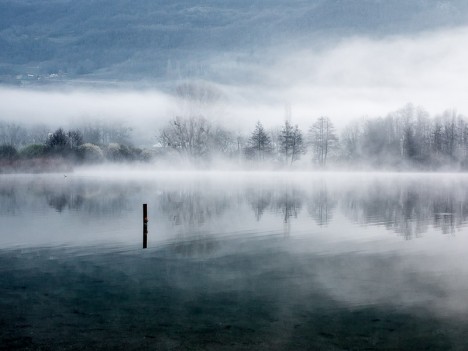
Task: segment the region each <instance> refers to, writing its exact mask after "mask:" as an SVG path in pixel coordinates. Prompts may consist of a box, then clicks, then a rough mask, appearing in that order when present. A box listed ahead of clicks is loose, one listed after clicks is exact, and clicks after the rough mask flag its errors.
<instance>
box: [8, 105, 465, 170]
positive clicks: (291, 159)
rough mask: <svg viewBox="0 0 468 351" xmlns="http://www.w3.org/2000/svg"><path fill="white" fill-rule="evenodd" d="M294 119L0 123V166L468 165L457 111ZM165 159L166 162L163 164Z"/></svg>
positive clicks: (409, 109) (192, 117)
mask: <svg viewBox="0 0 468 351" xmlns="http://www.w3.org/2000/svg"><path fill="white" fill-rule="evenodd" d="M290 119H291V118H290V116H289V118H287V119H286V121H285V122H284V124H283V125H282V126H281V127H280V128H273V129H270V130H267V129H265V128H264V127H263V125H262V123H261V122H260V121H258V122H257V123H256V125H255V127H254V128H253V130H252V131H251V132H250V133H249V132H246V133H240V132H237V133H236V132H234V131H233V130H231V129H229V128H228V127H226V126H222V125H218V124H215V123H213V122H211V121H210V120H209V119H208V118H206V117H204V116H203V115H202V114H191V113H189V114H187V115H186V116H176V117H174V118H173V119H171V120H169V121H168V122H167V124H166V125H165V126H163V127H162V128H160V129H159V130H156V131H155V138H154V141H155V142H156V143H155V144H153V145H150V146H149V145H146V146H142V147H135V146H133V145H134V144H135V143H138V137H137V136H135V135H132V131H133V130H132V128H130V127H127V126H124V125H122V124H104V123H97V122H96V123H95V124H86V125H82V126H78V127H76V128H74V129H70V130H65V129H63V128H61V127H60V128H58V129H56V130H55V131H53V132H49V128H48V127H47V126H45V125H43V126H25V125H19V124H17V123H7V122H0V165H1V168H0V169H1V170H2V171H12V170H18V169H19V170H31V171H43V170H47V171H53V170H54V167H58V169H57V170H58V171H61V170H63V169H64V168H66V169H69V168H72V167H73V166H75V165H82V164H98V163H103V162H117V163H122V162H147V163H149V162H156V163H157V162H159V161H160V162H162V163H161V167H163V166H162V165H163V164H167V162H171V164H172V165H177V164H182V163H183V162H184V163H189V164H190V165H191V166H197V165H198V166H202V167H206V166H214V165H216V164H217V162H219V161H225V162H227V163H228V164H230V165H233V166H238V167H253V168H256V167H268V168H270V169H271V168H273V169H280V168H281V169H284V168H290V167H294V168H296V169H297V168H299V169H302V168H307V169H310V168H325V167H326V168H340V167H349V166H353V167H359V168H377V169H387V170H388V169H395V170H406V169H408V170H440V169H452V170H464V169H466V168H467V167H468V121H467V119H466V118H465V117H463V116H462V115H460V114H458V113H456V112H455V111H446V112H444V113H442V114H440V115H437V116H435V117H431V116H430V115H429V113H428V112H426V111H425V110H424V109H422V108H420V107H418V108H416V107H414V106H412V105H410V104H409V105H407V106H405V107H403V108H402V109H399V110H397V111H395V112H392V113H389V114H388V115H387V116H385V117H377V118H363V119H360V120H356V121H354V122H352V123H350V124H349V125H347V126H345V127H344V128H342V130H341V131H340V132H338V131H337V129H336V128H335V126H334V124H333V122H332V120H331V119H330V118H328V117H319V118H318V119H316V120H312V121H311V122H312V123H311V125H310V127H309V128H308V129H306V130H302V129H301V128H300V127H299V126H298V125H293V124H292V123H291V121H290ZM164 162H165V163H164Z"/></svg>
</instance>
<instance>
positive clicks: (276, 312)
mask: <svg viewBox="0 0 468 351" xmlns="http://www.w3.org/2000/svg"><path fill="white" fill-rule="evenodd" d="M143 202H145V203H148V207H149V219H150V222H149V234H148V248H147V249H142V223H141V222H142V213H141V204H142V203H143ZM467 220H468V177H467V176H462V175H441V174H438V175H385V174H380V175H372V176H364V175H359V174H344V173H343V174H325V175H317V174H293V175H285V174H275V175H271V174H261V173H234V174H228V173H225V174H223V173H218V174H213V173H211V174H163V175H162V174H159V175H158V174H133V175H132V177H131V178H124V177H122V176H103V175H102V174H91V173H83V174H70V175H67V177H64V176H63V175H60V176H56V175H54V176H45V175H43V176H2V177H0V233H1V235H0V348H1V349H5V350H11V349H33V350H36V349H45V350H47V349H54V350H55V349H67V350H68V349H97V350H100V349H109V350H116V349H121V350H132V349H134V350H140V349H156V350H225V349H229V350H231V349H235V350H305V349H311V350H374V349H376V350H401V349H406V350H426V349H428V350H466V349H468V338H467V337H466V335H468V279H467V278H468V261H467V257H468V256H467V251H468V249H467V247H468V238H467V235H468V229H467V227H466V224H467Z"/></svg>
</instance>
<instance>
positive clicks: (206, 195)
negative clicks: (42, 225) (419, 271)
mask: <svg viewBox="0 0 468 351" xmlns="http://www.w3.org/2000/svg"><path fill="white" fill-rule="evenodd" d="M157 190H159V192H157ZM155 193H158V194H159V195H158V196H157V198H156V202H157V204H158V207H157V211H159V213H161V214H162V215H163V216H164V217H165V218H166V219H168V220H169V223H170V224H171V225H173V226H179V228H180V232H184V233H191V234H192V235H193V234H195V233H197V232H199V233H201V232H203V231H204V230H205V229H207V228H206V227H204V228H202V227H203V226H204V225H205V224H207V223H208V224H210V225H212V228H214V229H216V228H219V226H222V225H223V224H222V223H221V222H219V221H217V219H219V218H221V217H223V216H224V217H223V220H222V221H226V223H227V222H228V221H229V220H230V219H229V215H230V214H236V215H239V213H241V212H239V211H249V210H250V211H251V213H252V214H253V218H251V220H253V219H255V220H256V221H268V220H271V218H272V216H276V217H277V218H281V220H282V222H283V223H284V226H285V228H284V230H285V232H289V231H290V229H291V228H290V225H291V219H293V218H297V217H299V216H301V215H302V216H304V215H305V214H304V213H302V212H301V211H302V209H303V207H305V208H306V209H307V213H308V215H309V216H310V217H311V218H312V219H313V220H314V221H315V223H316V224H317V225H319V226H324V225H327V224H329V223H330V222H331V221H333V219H334V214H335V212H336V211H337V209H339V210H340V212H341V213H342V214H344V215H346V216H347V217H348V218H349V219H351V221H353V222H355V223H359V224H366V225H378V226H383V227H385V228H386V229H388V230H391V231H393V232H396V233H399V234H401V235H402V236H403V237H405V238H412V237H416V236H419V235H421V234H422V233H425V232H427V231H428V230H429V229H431V228H435V229H436V230H438V231H440V232H442V233H444V234H450V233H454V232H456V231H457V229H459V228H461V227H463V226H464V225H465V224H466V221H467V219H468V187H466V186H465V182H464V181H463V180H461V179H458V180H455V181H452V182H448V181H440V182H438V183H437V184H435V182H434V180H423V179H416V178H413V180H408V179H405V180H403V179H400V180H389V179H380V178H379V179H374V180H366V181H363V182H362V183H360V184H359V183H357V184H349V185H343V184H340V186H339V187H338V186H336V184H335V183H333V182H327V181H326V180H322V181H314V182H313V183H309V184H301V183H299V182H288V183H282V184H278V183H277V184H267V183H266V184H249V186H234V187H233V186H227V185H226V186H225V187H218V188H216V189H212V188H207V187H203V186H196V185H194V184H191V183H187V184H186V185H185V186H184V187H183V188H176V187H175V186H174V185H173V186H169V185H164V184H158V186H156V185H154V186H149V187H145V186H144V185H142V184H138V183H130V182H114V183H106V182H91V181H86V180H84V181H78V180H75V181H72V180H71V179H60V178H54V179H52V180H50V179H46V178H38V179H36V178H35V179H29V180H24V179H21V178H18V179H16V178H6V179H3V181H2V182H1V183H0V215H4V216H11V215H15V214H16V213H17V212H25V213H26V212H28V211H33V212H38V211H44V210H47V209H53V210H55V211H58V212H64V211H78V212H83V213H84V214H85V215H86V216H91V217H100V216H119V215H121V214H122V213H123V212H126V211H134V210H135V206H137V205H138V206H141V199H142V198H145V197H146V196H148V194H155ZM243 213H244V212H242V215H243ZM266 213H268V214H269V215H268V216H265V214H266ZM233 217H235V216H233ZM220 223H221V224H220ZM184 235H185V234H184Z"/></svg>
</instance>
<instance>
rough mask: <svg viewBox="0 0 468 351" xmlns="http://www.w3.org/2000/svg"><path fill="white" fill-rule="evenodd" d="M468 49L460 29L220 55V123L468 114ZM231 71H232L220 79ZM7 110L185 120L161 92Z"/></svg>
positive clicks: (31, 95) (113, 92)
mask: <svg viewBox="0 0 468 351" xmlns="http://www.w3.org/2000/svg"><path fill="white" fill-rule="evenodd" d="M466 42H468V28H467V27H462V28H452V29H445V30H439V31H433V32H425V33H421V34H418V35H407V36H403V35H401V36H392V37H381V38H374V39H370V38H368V37H358V36H354V37H350V38H341V39H340V40H339V41H338V42H333V43H332V42H330V43H329V44H328V45H326V46H323V47H322V48H321V49H317V48H316V49H313V48H312V46H311V45H306V44H304V45H303V46H298V45H294V47H290V48H288V47H285V46H281V47H271V48H270V49H268V50H265V54H264V55H265V58H264V59H261V58H260V60H259V57H257V58H256V59H255V60H251V61H248V60H244V61H242V62H241V63H239V62H237V63H234V60H235V57H232V56H231V57H227V56H225V55H223V56H222V57H221V58H218V57H216V56H213V57H212V59H211V60H210V65H211V70H212V71H213V70H219V72H218V73H219V75H218V76H220V79H219V80H218V81H217V82H214V83H213V84H214V85H215V86H216V87H217V88H219V89H220V90H221V91H222V92H223V96H224V99H223V101H222V103H223V104H224V107H223V108H222V109H218V111H222V113H218V115H217V116H214V117H213V118H216V119H217V120H218V121H219V122H221V123H227V124H228V125H229V126H230V127H231V128H234V129H240V130H250V129H251V127H253V125H254V124H255V121H257V120H261V121H263V122H264V123H265V125H267V126H270V127H271V126H274V125H278V124H280V123H282V121H283V119H284V117H285V112H284V111H285V108H284V106H285V104H290V105H291V106H292V117H293V122H294V123H299V125H300V126H301V127H303V128H307V127H308V126H310V125H311V124H312V121H313V120H314V119H315V118H317V117H319V116H321V115H327V116H329V117H331V118H332V120H334V121H335V122H336V123H337V124H338V125H339V126H340V125H343V124H345V123H346V122H348V121H350V120H351V119H354V118H357V117H360V116H363V115H369V116H377V115H385V114H386V113H388V112H389V111H392V110H395V109H398V108H399V107H401V106H403V105H405V104H406V103H408V102H412V103H414V104H415V105H421V106H423V107H425V108H426V109H428V110H429V112H431V113H433V114H434V113H438V112H441V111H443V110H444V109H447V108H456V109H458V111H459V112H460V113H462V114H463V113H466V114H468V100H467V99H466V91H468V80H467V79H466V77H468V48H467V47H466V45H464V44H463V43H466ZM267 56H268V57H267ZM253 61H255V62H253ZM223 67H224V68H229V69H225V70H224V72H221V70H222V69H223ZM245 73H248V74H247V75H246V76H243V77H242V79H240V80H237V81H238V82H239V81H241V82H242V83H226V82H229V81H231V82H232V81H234V80H232V79H231V80H229V79H228V78H229V77H231V78H232V77H233V76H236V75H241V74H245ZM220 82H225V83H220ZM0 101H2V103H1V104H0V119H10V120H12V119H13V120H17V121H27V122H47V123H54V124H65V123H68V122H71V121H77V120H82V119H86V118H89V119H92V118H108V119H114V120H119V121H122V120H125V121H127V122H128V123H129V124H135V125H139V126H142V127H143V128H147V127H148V126H150V125H151V126H154V128H156V127H158V126H160V125H161V124H162V123H163V122H165V121H166V120H167V119H168V118H170V117H171V116H173V115H175V114H177V113H180V109H179V108H178V105H179V104H178V102H177V100H175V99H174V97H172V96H171V95H170V94H167V93H164V92H162V91H160V90H158V89H153V90H128V89H127V90H121V89H105V90H99V89H96V88H93V89H88V90H86V89H84V88H76V89H73V88H72V89H69V90H67V91H60V90H59V89H50V90H42V91H40V90H37V89H34V90H33V89H19V88H15V89H13V88H8V87H3V88H1V89H0Z"/></svg>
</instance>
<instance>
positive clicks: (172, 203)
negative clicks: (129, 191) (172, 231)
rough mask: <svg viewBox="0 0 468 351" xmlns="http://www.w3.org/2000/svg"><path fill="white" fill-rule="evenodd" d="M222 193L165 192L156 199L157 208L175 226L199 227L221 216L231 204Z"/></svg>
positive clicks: (194, 191)
mask: <svg viewBox="0 0 468 351" xmlns="http://www.w3.org/2000/svg"><path fill="white" fill-rule="evenodd" d="M232 200H233V199H232V198H230V197H228V196H227V195H226V194H225V193H223V192H215V193H210V192H202V191H199V190H191V189H189V190H186V191H167V192H163V193H162V194H161V196H160V197H159V198H158V201H159V208H160V210H161V212H162V213H164V214H165V215H166V216H167V218H169V220H170V221H171V222H172V223H173V224H175V225H188V226H193V225H200V224H203V223H205V222H208V221H210V220H212V219H213V218H216V217H219V216H221V215H222V214H223V213H224V212H225V211H226V210H227V209H228V208H229V207H230V205H231V204H232Z"/></svg>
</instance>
